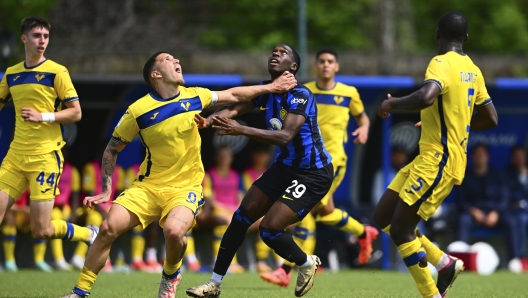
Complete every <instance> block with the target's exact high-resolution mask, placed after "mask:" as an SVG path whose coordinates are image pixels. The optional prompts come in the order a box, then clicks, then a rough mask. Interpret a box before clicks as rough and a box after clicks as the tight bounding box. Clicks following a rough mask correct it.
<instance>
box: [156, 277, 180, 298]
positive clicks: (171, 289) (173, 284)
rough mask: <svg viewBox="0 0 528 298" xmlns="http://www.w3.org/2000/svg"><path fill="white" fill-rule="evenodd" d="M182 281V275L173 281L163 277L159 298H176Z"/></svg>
mask: <svg viewBox="0 0 528 298" xmlns="http://www.w3.org/2000/svg"><path fill="white" fill-rule="evenodd" d="M181 280H182V275H181V274H178V275H177V276H176V278H173V279H168V278H165V277H162V278H161V282H160V287H159V290H158V298H176V288H177V287H178V285H179V284H180V282H181Z"/></svg>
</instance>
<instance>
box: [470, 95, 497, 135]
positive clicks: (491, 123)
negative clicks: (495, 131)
mask: <svg viewBox="0 0 528 298" xmlns="http://www.w3.org/2000/svg"><path fill="white" fill-rule="evenodd" d="M475 110H476V111H477V113H475V114H473V116H472V117H471V124H470V126H471V131H474V130H484V129H490V128H494V127H496V126H497V125H498V124H499V116H497V110H495V106H494V105H493V103H492V102H489V103H488V104H486V105H475Z"/></svg>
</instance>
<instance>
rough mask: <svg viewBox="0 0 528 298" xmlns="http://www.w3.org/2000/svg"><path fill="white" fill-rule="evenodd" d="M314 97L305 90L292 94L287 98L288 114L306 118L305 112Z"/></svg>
mask: <svg viewBox="0 0 528 298" xmlns="http://www.w3.org/2000/svg"><path fill="white" fill-rule="evenodd" d="M313 101H314V96H313V94H311V93H310V92H308V91H307V90H302V91H301V92H292V93H290V96H288V102H287V105H288V113H294V114H300V115H303V116H304V117H306V118H308V114H307V113H306V110H307V109H308V107H310V106H311V105H312V102H313Z"/></svg>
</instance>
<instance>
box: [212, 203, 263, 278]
mask: <svg viewBox="0 0 528 298" xmlns="http://www.w3.org/2000/svg"><path fill="white" fill-rule="evenodd" d="M254 222H255V221H254V220H252V219H251V218H249V216H248V215H247V213H246V211H244V209H242V208H238V209H237V210H236V211H235V213H233V219H232V220H231V223H230V224H229V226H228V227H227V230H226V232H225V234H224V237H223V238H222V242H221V243H220V246H219V251H218V257H217V259H216V262H215V265H214V269H213V276H216V277H215V278H216V280H218V279H219V281H217V282H221V278H220V277H223V276H224V275H225V274H226V272H227V269H228V268H229V265H230V264H231V260H233V258H234V256H235V254H236V252H237V250H238V248H239V247H240V246H241V245H242V243H243V242H244V239H245V238H246V233H247V230H248V229H249V227H250V226H251V225H252V224H253V223H254ZM215 274H216V275H215Z"/></svg>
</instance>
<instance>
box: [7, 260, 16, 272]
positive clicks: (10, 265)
mask: <svg viewBox="0 0 528 298" xmlns="http://www.w3.org/2000/svg"><path fill="white" fill-rule="evenodd" d="M5 270H6V271H7V272H17V271H18V267H17V264H16V262H15V261H6V262H5Z"/></svg>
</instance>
